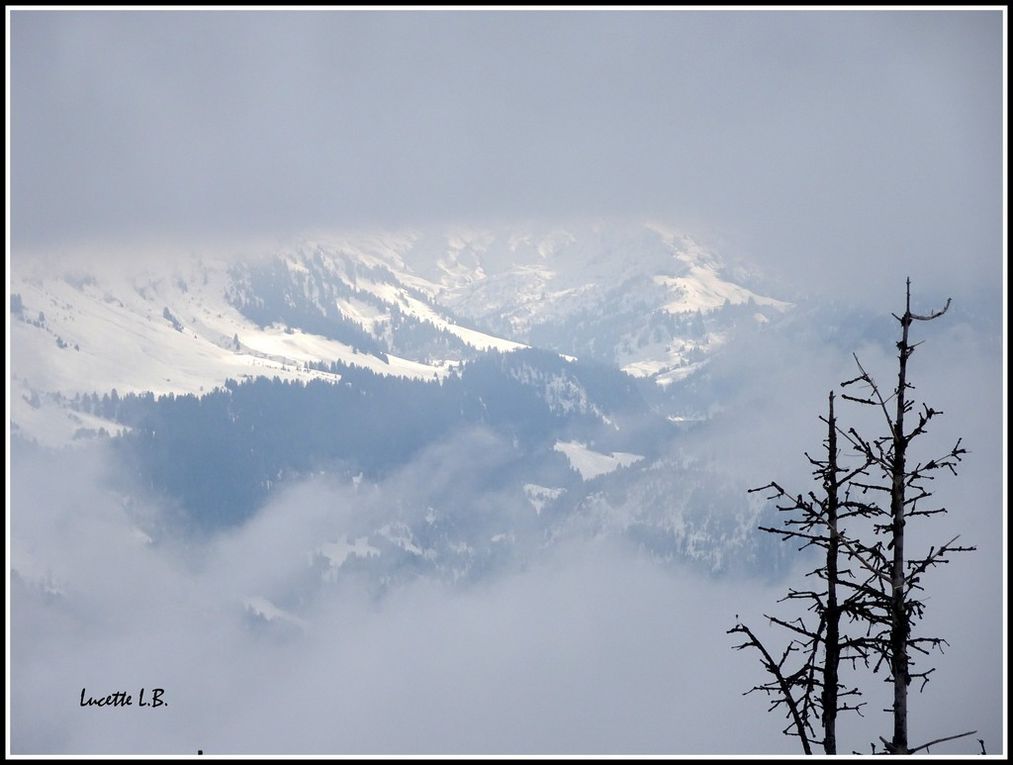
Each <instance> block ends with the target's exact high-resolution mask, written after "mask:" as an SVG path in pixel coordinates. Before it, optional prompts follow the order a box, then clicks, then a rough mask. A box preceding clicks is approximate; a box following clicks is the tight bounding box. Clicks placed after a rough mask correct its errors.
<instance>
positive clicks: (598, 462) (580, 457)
mask: <svg viewBox="0 0 1013 765" xmlns="http://www.w3.org/2000/svg"><path fill="white" fill-rule="evenodd" d="M553 448H554V449H555V450H556V451H557V452H562V453H563V454H564V455H566V458H567V459H568V460H569V461H570V467H572V468H573V469H574V470H576V471H577V472H578V473H580V477H581V478H582V479H583V480H585V481H590V480H591V479H592V478H596V477H597V476H600V475H605V474H606V473H611V472H612V471H613V470H616V469H618V468H620V467H627V466H629V465H632V464H634V463H636V462H639V461H640V460H642V459H643V456H642V455H640V454H631V453H629V452H611V453H608V454H603V453H601V452H596V451H594V450H593V449H590V448H588V447H587V445H586V444H583V443H581V442H580V441H557V442H556V444H555V446H554V447H553Z"/></svg>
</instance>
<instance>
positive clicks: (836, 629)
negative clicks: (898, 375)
mask: <svg viewBox="0 0 1013 765" xmlns="http://www.w3.org/2000/svg"><path fill="white" fill-rule="evenodd" d="M827 419H828V434H829V435H828V438H827V534H828V538H829V542H828V544H827V608H826V620H827V637H826V661H825V663H824V665H823V704H822V706H823V751H824V752H826V753H827V754H837V667H838V664H839V662H840V656H841V646H840V618H841V612H840V607H839V605H838V603H837V550H838V546H839V544H840V539H839V536H838V532H837V502H838V499H837V490H838V486H837V424H836V421H835V419H834V394H833V392H832V391H831V393H830V416H829V417H828V418H827Z"/></svg>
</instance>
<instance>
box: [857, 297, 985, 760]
mask: <svg viewBox="0 0 1013 765" xmlns="http://www.w3.org/2000/svg"><path fill="white" fill-rule="evenodd" d="M949 307H950V301H949V300H947V301H946V305H945V306H943V308H942V309H940V310H938V311H931V312H929V313H927V314H916V313H914V312H913V311H912V310H911V280H910V279H908V280H907V292H906V300H905V308H904V313H903V314H902V315H900V316H898V315H897V314H893V317H894V318H895V319H896V320H897V321H898V322H899V323H900V326H901V337H900V340H899V342H898V343H897V361H898V366H897V385H896V387H895V388H894V389H893V392H892V393H890V394H889V395H884V393H883V390H882V388H881V387H880V386H879V384H877V382H876V381H875V380H874V379H873V377H872V375H870V374H869V373H868V372H867V371H866V370H865V368H864V367H863V366H862V364H861V362H860V361H859V360H858V357H857V356H856V357H855V362H856V364H857V365H858V370H859V375H858V376H857V377H855V378H854V379H851V380H848V381H846V382H844V383H842V387H848V386H852V385H854V386H856V388H858V389H860V390H861V393H859V395H854V396H852V395H847V394H844V395H843V396H842V397H843V398H845V399H847V400H849V401H853V402H856V403H858V404H861V405H864V406H870V407H874V408H875V409H878V410H880V411H881V412H882V414H883V419H884V422H885V425H886V432H885V433H884V434H883V435H881V436H878V437H875V438H871V439H870V438H866V437H865V436H863V435H861V434H859V433H858V432H857V431H856V430H855V429H854V428H849V429H848V430H846V431H844V430H842V431H841V434H842V436H843V437H844V438H845V439H847V441H848V442H849V443H850V444H851V446H853V447H854V448H855V449H856V450H857V451H858V452H859V453H860V454H861V455H863V457H864V459H865V460H866V461H867V462H868V463H869V466H870V469H871V471H872V476H873V477H872V478H871V479H870V480H869V481H868V482H866V483H860V484H857V485H858V486H859V488H860V489H861V490H862V492H863V493H864V494H865V495H866V496H867V497H868V498H869V501H868V502H867V503H866V507H867V508H869V511H870V512H871V513H874V514H877V515H879V516H880V518H881V520H880V521H879V522H877V523H876V524H875V525H874V531H875V533H876V534H877V535H880V536H881V537H882V538H884V539H885V540H886V541H885V544H884V542H883V541H879V542H876V543H874V544H873V543H867V544H864V545H860V546H859V547H856V548H855V550H854V553H855V555H856V557H857V559H858V560H859V561H860V562H861V565H862V566H863V567H864V568H865V569H866V570H867V571H869V572H870V573H871V574H872V575H873V577H874V584H875V587H874V588H870V590H869V594H870V596H871V599H872V602H873V605H874V608H873V609H871V611H870V614H869V617H868V621H869V645H870V646H871V647H872V648H873V649H874V650H875V652H876V653H877V654H878V655H879V662H877V665H876V667H877V668H878V666H879V663H881V662H886V663H887V665H888V666H889V668H890V678H889V679H890V682H891V683H892V685H893V706H892V714H893V735H892V737H891V739H890V740H889V741H888V740H887V739H885V738H883V737H880V740H881V741H882V742H883V745H884V747H885V748H886V750H887V751H888V752H890V753H892V754H912V753H914V752H918V751H920V750H922V749H927V748H928V746H929V745H931V744H935V743H939V742H941V741H946V740H950V739H952V738H959V737H961V736H968V735H971V734H973V733H975V732H976V731H969V732H967V733H961V734H958V735H957V736H947V737H944V738H942V739H937V740H935V741H932V742H929V744H922V745H920V746H915V747H912V746H910V744H909V743H908V707H907V702H908V688H909V686H910V684H911V681H912V680H914V679H920V680H921V681H922V684H921V688H922V689H924V687H925V684H926V683H927V682H928V680H929V675H930V674H931V673H932V672H933V671H934V668H929V669H924V670H920V671H917V672H916V671H912V664H913V662H912V657H911V653H912V651H913V652H916V653H921V654H928V653H929V651H930V650H931V649H933V648H941V647H942V646H943V645H945V644H946V641H945V640H944V639H942V638H939V637H925V636H915V635H914V634H913V627H914V625H915V624H916V623H917V622H918V621H920V620H921V618H922V616H923V613H924V609H925V603H924V601H923V600H921V598H920V596H919V593H920V592H922V591H923V588H922V586H921V579H922V575H923V574H924V573H925V572H926V571H928V570H929V569H930V568H932V567H933V566H937V565H940V564H943V563H947V562H948V561H949V557H948V556H949V555H950V554H951V553H954V552H966V551H970V550H974V549H975V548H974V547H964V546H961V545H958V544H957V539H958V537H954V538H953V539H951V540H950V541H948V542H946V543H944V544H942V545H940V546H938V547H936V546H932V547H930V548H929V550H928V552H927V553H926V554H925V555H924V556H923V557H911V558H909V557H908V556H907V551H906V547H905V543H906V539H905V530H906V526H907V522H908V521H909V520H910V519H912V518H915V517H919V516H921V517H928V516H934V515H938V514H942V513H945V512H946V508H945V507H930V508H928V509H926V507H925V503H926V501H927V500H929V498H930V497H932V492H931V491H929V489H928V486H927V482H928V481H931V480H934V478H935V475H934V474H935V473H937V472H939V471H943V470H945V471H948V472H950V473H952V474H953V475H956V474H957V470H956V468H957V465H958V464H959V463H960V461H961V459H962V458H963V455H964V454H966V453H967V450H966V449H964V448H963V447H961V439H957V442H956V444H955V445H954V446H953V447H952V448H951V449H950V450H949V451H948V452H946V453H944V454H941V455H940V456H938V457H935V458H933V459H929V460H927V461H925V462H920V461H918V462H915V463H914V464H911V462H910V461H909V459H908V452H909V448H910V446H911V443H912V442H913V441H914V440H915V439H916V438H919V437H920V436H922V435H924V434H925V433H926V432H927V429H928V425H929V423H930V422H931V421H932V420H933V418H935V417H937V416H939V415H941V414H942V412H941V411H939V410H937V409H933V408H932V407H930V406H928V405H927V404H924V403H923V404H922V405H921V410H920V411H918V412H915V402H914V400H913V399H912V398H911V396H910V391H911V390H913V388H914V386H913V385H911V383H910V382H908V361H909V359H910V358H911V355H912V354H913V353H914V350H915V348H917V347H918V346H919V345H921V342H918V343H912V342H911V340H910V331H911V327H912V325H913V324H914V322H916V321H932V320H933V319H937V318H939V317H940V316H942V315H943V314H945V313H946V311H947V309H949ZM913 417H916V418H917V422H914V425H913V427H911V423H912V422H913V419H912V418H913ZM881 498H882V499H881ZM886 501H888V503H889V508H888V509H887V508H886V507H883V506H882V505H881V504H880V503H883V504H885V503H886Z"/></svg>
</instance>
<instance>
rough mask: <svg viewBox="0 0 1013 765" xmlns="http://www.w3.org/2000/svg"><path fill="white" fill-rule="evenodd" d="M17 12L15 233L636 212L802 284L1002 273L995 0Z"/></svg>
mask: <svg viewBox="0 0 1013 765" xmlns="http://www.w3.org/2000/svg"><path fill="white" fill-rule="evenodd" d="M12 22H13V23H12V33H11V42H12V50H11V64H12V70H11V71H12V77H11V86H12V92H11V105H12V126H11V130H12V143H11V157H12V175H11V189H12V217H13V220H12V225H13V237H14V243H15V245H16V248H17V249H18V250H19V251H26V252H27V251H29V250H32V249H35V250H40V249H53V248H59V247H66V246H71V245H74V244H78V243H81V242H83V241H90V242H95V241H98V242H103V241H109V240H115V239H123V238H125V237H131V236H145V237H148V238H149V239H154V240H158V241H165V240H167V239H193V238H198V239H199V238H202V237H209V236H219V237H224V238H226V239H228V238H230V237H232V238H235V237H246V236H255V235H256V236H259V235H265V234H268V235H275V234H281V235H285V234H289V233H292V232H297V231H301V230H303V229H305V228H306V227H307V226H321V225H323V226H358V227H361V226H385V227H391V226H399V225H404V224H414V223H432V222H434V221H461V220H472V219H480V220H490V219H492V220H503V219H516V218H530V217H537V218H549V219H552V218H557V219H558V218H560V217H566V216H592V217H593V216H601V215H617V214H621V215H642V214H648V215H662V216H665V217H667V218H669V219H675V220H677V221H684V222H686V223H687V224H688V225H689V227H690V228H694V227H695V228H699V229H706V228H709V229H713V230H715V231H717V232H720V233H721V234H723V235H724V236H726V237H729V238H731V239H732V240H733V241H734V242H736V243H737V244H738V245H739V246H741V247H742V249H744V250H746V251H748V252H749V253H750V254H752V255H754V256H755V257H757V258H758V259H760V260H761V261H763V262H765V263H767V264H768V266H769V267H770V268H771V269H773V270H778V271H784V272H787V273H791V274H793V275H794V276H795V277H796V278H798V280H799V281H801V282H803V283H805V284H806V285H812V289H813V290H814V291H816V292H820V291H827V290H830V289H833V288H836V287H837V286H838V285H839V283H840V281H841V280H842V279H846V280H847V282H848V283H850V284H858V283H863V282H865V283H867V282H869V281H874V279H872V280H870V278H869V271H870V269H873V270H874V272H875V273H876V274H877V275H879V276H881V277H882V278H883V279H884V280H887V281H893V280H894V278H895V277H897V276H903V275H904V274H905V273H907V272H923V273H925V274H926V277H927V278H930V279H932V280H934V281H937V282H938V281H944V280H945V281H946V282H948V283H951V284H958V285H970V284H977V283H980V282H981V281H982V280H983V279H989V278H992V277H994V276H995V274H997V273H998V269H999V264H1000V251H1001V217H1002V210H1001V178H1002V173H1001V124H1002V119H1001V118H1002V115H1001V83H1002V75H1001V61H1002V55H1001V54H1002V39H1001V15H1000V14H999V13H998V12H995V13H991V12H968V13H940V12H908V13H883V12H875V13H831V12H824V13H747V12H742V13H728V12H711V13H707V12H662V11H650V12H630V13H614V12H581V13H575V12H515V13H510V12H472V13H463V12H428V13H423V12H383V13H380V12H367V13H352V12H302V13H285V12H275V13H271V12H247V13H233V12H201V13H195V12H184V13H180V12H174V13H167V12H143V13H141V12H103V13H98V12H59V13H48V12H47V13H36V12H29V11H15V12H14V13H13V17H12Z"/></svg>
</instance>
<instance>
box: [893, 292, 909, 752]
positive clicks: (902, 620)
mask: <svg viewBox="0 0 1013 765" xmlns="http://www.w3.org/2000/svg"><path fill="white" fill-rule="evenodd" d="M911 321H912V318H911V280H910V279H908V282H907V302H906V306H905V310H904V316H903V317H902V318H901V322H900V323H901V327H902V334H901V341H900V342H899V343H898V344H897V348H898V350H899V354H898V358H899V361H900V367H899V371H898V374H897V417H896V419H895V421H894V428H893V464H892V468H893V476H892V478H893V480H892V484H891V490H890V515H891V517H892V537H893V539H892V542H893V567H892V577H891V585H892V589H891V598H890V652H891V662H890V670H891V672H892V673H893V741H892V742H891V743H892V747H893V751H894V753H896V754H907V753H908V751H909V750H908V740H907V690H908V685H909V684H910V683H911V678H910V677H909V676H908V654H907V647H908V637H909V634H910V624H909V623H908V614H907V604H906V602H905V598H904V584H905V578H904V573H905V572H904V488H905V487H904V481H905V478H906V476H907V472H906V470H907V465H906V461H907V454H906V452H907V439H906V438H905V435H904V411H905V409H906V406H907V360H908V356H910V355H911V349H910V347H909V346H908V329H909V328H910V327H911Z"/></svg>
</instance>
